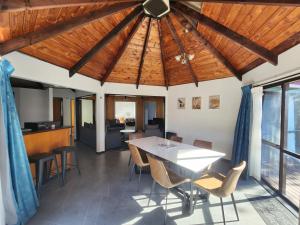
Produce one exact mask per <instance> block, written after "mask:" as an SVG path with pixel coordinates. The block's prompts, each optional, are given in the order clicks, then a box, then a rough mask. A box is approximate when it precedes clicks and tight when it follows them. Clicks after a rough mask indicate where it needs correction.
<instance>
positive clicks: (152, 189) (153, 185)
mask: <svg viewBox="0 0 300 225" xmlns="http://www.w3.org/2000/svg"><path fill="white" fill-rule="evenodd" d="M155 183H156V182H155V180H153V182H152V187H151V190H150V195H149V200H148V206H149V205H150V200H151V195H152V192H153V191H154V188H155Z"/></svg>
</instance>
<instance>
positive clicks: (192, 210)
mask: <svg viewBox="0 0 300 225" xmlns="http://www.w3.org/2000/svg"><path fill="white" fill-rule="evenodd" d="M193 191H194V189H193V182H191V183H190V204H189V213H190V214H193V212H194V204H193V202H194V193H193Z"/></svg>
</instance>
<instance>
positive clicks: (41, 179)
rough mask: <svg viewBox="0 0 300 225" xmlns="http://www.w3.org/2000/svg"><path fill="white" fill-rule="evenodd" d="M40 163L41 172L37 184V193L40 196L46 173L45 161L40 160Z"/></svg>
mask: <svg viewBox="0 0 300 225" xmlns="http://www.w3.org/2000/svg"><path fill="white" fill-rule="evenodd" d="M38 164H39V173H38V175H37V176H38V185H37V193H38V196H39V197H40V193H41V186H42V183H43V175H44V161H42V160H40V161H39V162H38Z"/></svg>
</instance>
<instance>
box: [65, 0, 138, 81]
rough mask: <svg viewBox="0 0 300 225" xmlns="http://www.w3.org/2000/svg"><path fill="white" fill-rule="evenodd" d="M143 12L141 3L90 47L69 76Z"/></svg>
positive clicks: (70, 71)
mask: <svg viewBox="0 0 300 225" xmlns="http://www.w3.org/2000/svg"><path fill="white" fill-rule="evenodd" d="M142 13H143V7H142V6H141V5H139V6H138V7H136V8H135V9H134V10H133V11H132V12H131V13H130V14H129V15H128V16H126V17H125V18H124V19H123V20H122V21H121V22H120V23H119V24H118V25H117V26H116V27H115V28H114V29H113V30H112V31H110V32H109V33H108V34H107V35H106V36H105V37H104V38H103V39H101V40H100V41H99V42H98V43H97V44H96V45H95V46H94V47H93V48H92V49H90V50H89V51H88V52H87V53H86V54H85V55H84V56H83V57H82V58H81V59H80V60H79V61H78V62H77V63H76V64H75V65H74V66H72V68H71V69H70V70H69V76H70V77H72V76H73V75H74V74H75V73H77V72H78V71H79V70H80V68H81V67H83V66H84V65H85V64H86V63H87V62H88V61H89V60H90V59H91V58H92V57H93V56H94V55H95V54H96V53H97V52H98V51H100V50H101V49H102V48H103V47H105V46H106V45H107V44H108V43H109V42H110V41H111V40H112V39H113V38H115V37H116V36H117V35H118V34H119V33H120V32H121V31H122V30H123V29H124V28H125V27H127V25H128V24H129V23H130V22H131V21H133V20H134V19H135V18H136V17H137V16H139V15H140V14H142Z"/></svg>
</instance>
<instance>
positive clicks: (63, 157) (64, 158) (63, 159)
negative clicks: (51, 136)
mask: <svg viewBox="0 0 300 225" xmlns="http://www.w3.org/2000/svg"><path fill="white" fill-rule="evenodd" d="M61 165H62V166H61V179H62V184H63V185H64V184H65V175H66V169H67V168H66V165H67V152H62V153H61Z"/></svg>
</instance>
